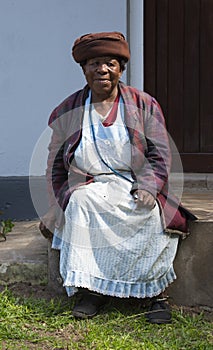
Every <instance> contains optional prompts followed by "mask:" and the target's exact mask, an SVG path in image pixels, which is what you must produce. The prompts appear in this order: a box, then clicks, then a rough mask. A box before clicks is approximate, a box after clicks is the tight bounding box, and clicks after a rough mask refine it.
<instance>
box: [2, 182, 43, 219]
mask: <svg viewBox="0 0 213 350" xmlns="http://www.w3.org/2000/svg"><path fill="white" fill-rule="evenodd" d="M30 186H31V190H32V188H33V197H34V198H33V201H32V198H31V191H30ZM30 186H29V177H28V176H21V177H16V176H15V177H0V211H1V216H0V219H3V220H5V219H11V220H13V221H22V220H35V219H38V216H39V215H43V214H45V213H46V210H47V207H48V204H47V197H46V180H45V177H43V176H39V177H34V178H33V179H32V178H31V183H30ZM35 202H36V203H39V208H40V210H39V215H38V213H37V212H36V210H35V208H34V204H33V203H35Z"/></svg>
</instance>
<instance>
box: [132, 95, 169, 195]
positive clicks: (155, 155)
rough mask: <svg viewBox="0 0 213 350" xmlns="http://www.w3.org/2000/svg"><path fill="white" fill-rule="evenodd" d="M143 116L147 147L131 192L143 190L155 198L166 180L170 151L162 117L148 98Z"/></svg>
mask: <svg viewBox="0 0 213 350" xmlns="http://www.w3.org/2000/svg"><path fill="white" fill-rule="evenodd" d="M149 102H150V103H147V104H146V108H145V114H144V136H145V139H146V144H147V147H146V149H145V151H144V162H143V167H142V169H140V171H139V172H138V174H137V177H136V182H135V183H134V184H133V187H132V191H134V190H136V189H144V190H146V191H148V192H150V193H151V194H152V195H153V196H154V197H155V198H156V197H157V194H158V193H160V192H161V190H162V188H163V187H164V186H165V184H166V183H167V180H168V176H169V173H170V168H171V151H170V145H169V138H168V133H167V129H166V125H165V120H164V116H163V113H162V110H161V107H160V105H159V103H158V102H157V101H156V100H155V99H154V98H152V97H150V101H149Z"/></svg>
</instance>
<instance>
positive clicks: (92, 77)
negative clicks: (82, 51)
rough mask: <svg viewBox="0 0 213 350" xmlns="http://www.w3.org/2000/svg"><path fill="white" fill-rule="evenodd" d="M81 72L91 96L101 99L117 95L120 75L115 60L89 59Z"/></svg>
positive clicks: (106, 58) (105, 58)
mask: <svg viewBox="0 0 213 350" xmlns="http://www.w3.org/2000/svg"><path fill="white" fill-rule="evenodd" d="M83 71H84V74H85V77H86V80H87V83H88V85H89V87H90V89H91V90H92V94H93V96H95V97H96V98H100V99H103V98H107V97H109V96H114V95H115V94H117V85H118V81H119V79H120V77H121V75H122V71H121V68H120V63H119V62H118V60H117V59H115V58H112V57H108V56H106V57H105V56H104V57H95V58H91V59H89V60H88V61H87V62H86V64H85V65H84V66H83Z"/></svg>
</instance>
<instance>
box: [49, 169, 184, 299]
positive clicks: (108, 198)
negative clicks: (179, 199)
mask: <svg viewBox="0 0 213 350" xmlns="http://www.w3.org/2000/svg"><path fill="white" fill-rule="evenodd" d="M94 181H95V182H94V183H91V184H89V185H85V186H81V187H79V188H78V189H77V190H75V191H74V192H73V194H72V195H71V197H70V200H69V203H68V206H67V208H66V211H65V225H64V227H63V228H62V230H60V231H59V230H56V231H55V233H54V238H53V243H52V248H54V249H59V250H60V273H61V276H62V278H63V281H64V286H65V288H66V290H67V294H68V295H69V296H71V295H73V294H74V293H75V292H76V291H77V290H78V287H82V288H88V289H89V290H92V291H96V292H98V293H102V294H105V295H110V296H116V297H137V298H146V297H153V296H156V295H158V294H160V293H161V292H162V291H164V290H165V288H166V287H167V286H168V285H169V284H170V283H171V282H173V280H174V279H175V278H176V276H175V272H174V269H173V261H174V258H175V255H176V251H177V245H178V236H176V235H172V236H170V235H168V234H166V233H164V231H163V228H162V223H161V218H160V215H159V207H158V205H157V203H156V205H155V207H154V209H152V210H150V209H147V208H142V209H137V208H136V204H135V202H134V200H133V197H132V195H131V194H130V190H131V183H129V182H127V181H126V180H124V179H122V178H119V177H118V176H116V175H114V174H105V175H96V176H95V177H94Z"/></svg>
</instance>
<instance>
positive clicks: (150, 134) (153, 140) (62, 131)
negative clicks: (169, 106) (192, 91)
mask: <svg viewBox="0 0 213 350" xmlns="http://www.w3.org/2000/svg"><path fill="white" fill-rule="evenodd" d="M119 90H120V93H121V96H122V99H123V101H124V108H125V113H124V114H125V115H124V122H125V124H126V127H127V130H128V132H129V138H130V143H131V171H132V177H133V179H134V183H133V185H132V192H133V191H134V190H136V189H144V190H146V191H148V192H150V193H151V194H152V195H153V196H154V197H155V198H156V199H158V200H159V203H160V205H161V206H162V209H163V207H164V206H165V200H166V199H167V196H168V190H167V187H168V186H167V180H168V175H169V172H170V166H171V152H170V147H169V141H168V135H167V130H166V127H165V120H164V117H163V113H162V111H161V108H160V106H159V104H158V102H157V101H156V100H155V99H154V98H153V97H151V96H150V95H148V94H146V93H144V92H141V91H139V90H137V89H135V88H133V87H129V86H126V85H125V84H123V83H121V82H120V83H119ZM88 92H89V87H88V85H86V86H85V87H84V89H82V90H79V91H77V92H75V93H74V94H72V95H71V96H69V97H68V98H67V99H66V100H64V101H63V102H62V103H61V104H60V105H59V106H58V107H57V108H56V109H55V110H54V111H53V112H52V114H51V116H50V119H49V126H50V127H51V128H52V130H53V133H52V139H51V142H50V145H49V156H48V166H47V171H46V176H47V182H48V194H49V202H50V206H53V205H54V206H56V207H57V208H58V209H59V210H58V211H57V221H56V226H60V225H61V223H62V216H63V213H62V211H61V209H60V208H62V210H63V211H64V210H65V208H66V206H67V204H68V201H69V198H70V195H71V193H72V192H73V191H74V190H75V189H76V188H77V187H79V186H81V185H83V184H86V183H90V182H92V181H93V177H92V175H90V174H85V173H83V172H82V171H81V170H80V169H78V168H77V167H76V166H75V161H74V151H75V149H76V148H77V146H78V144H79V141H80V139H81V129H82V121H83V113H84V105H85V100H86V98H87V96H88ZM169 200H170V204H171V205H169V208H168V209H167V212H166V213H164V216H163V217H164V222H165V226H168V227H171V228H174V229H179V230H181V231H186V230H187V228H186V219H185V214H183V212H182V213H181V212H180V210H177V208H179V209H181V206H179V203H178V202H177V199H176V198H175V197H173V196H170V198H169ZM167 202H168V201H167ZM166 207H168V203H167V205H166V206H165V208H166ZM59 212H60V213H61V214H62V215H61V214H59ZM173 217H174V219H173V220H172V222H171V218H173Z"/></svg>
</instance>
